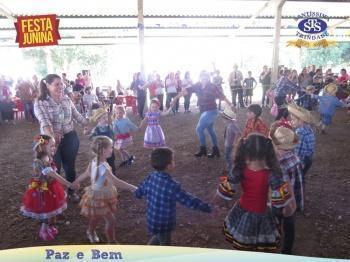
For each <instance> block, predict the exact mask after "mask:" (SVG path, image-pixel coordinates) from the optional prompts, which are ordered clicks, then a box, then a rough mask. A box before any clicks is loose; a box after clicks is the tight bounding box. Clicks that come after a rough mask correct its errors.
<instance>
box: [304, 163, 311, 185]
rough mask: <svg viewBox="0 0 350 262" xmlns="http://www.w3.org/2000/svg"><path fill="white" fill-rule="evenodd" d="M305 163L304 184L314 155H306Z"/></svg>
mask: <svg viewBox="0 0 350 262" xmlns="http://www.w3.org/2000/svg"><path fill="white" fill-rule="evenodd" d="M303 164H304V167H303V184H305V177H306V173H307V171H309V169H310V168H311V166H312V156H305V157H304V161H303Z"/></svg>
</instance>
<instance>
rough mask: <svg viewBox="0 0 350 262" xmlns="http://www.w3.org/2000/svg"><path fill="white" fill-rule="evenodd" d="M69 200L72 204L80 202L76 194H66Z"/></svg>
mask: <svg viewBox="0 0 350 262" xmlns="http://www.w3.org/2000/svg"><path fill="white" fill-rule="evenodd" d="M68 198H69V200H71V201H73V202H74V203H78V202H79V201H80V197H79V196H78V194H77V193H71V194H68Z"/></svg>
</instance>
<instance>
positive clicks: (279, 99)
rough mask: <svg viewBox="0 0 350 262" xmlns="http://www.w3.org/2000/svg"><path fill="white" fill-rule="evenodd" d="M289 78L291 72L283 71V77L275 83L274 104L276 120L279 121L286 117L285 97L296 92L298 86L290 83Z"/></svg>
mask: <svg viewBox="0 0 350 262" xmlns="http://www.w3.org/2000/svg"><path fill="white" fill-rule="evenodd" d="M291 76H292V73H291V71H290V70H288V69H285V70H284V71H283V75H282V76H281V78H280V79H279V80H278V81H277V83H276V88H275V103H276V105H277V107H278V113H277V116H276V120H280V119H281V118H287V117H288V109H287V101H286V99H287V95H289V94H291V93H293V92H297V91H298V86H297V85H295V84H294V83H293V82H292V81H291Z"/></svg>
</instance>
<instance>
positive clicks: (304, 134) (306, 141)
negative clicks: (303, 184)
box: [295, 125, 316, 162]
mask: <svg viewBox="0 0 350 262" xmlns="http://www.w3.org/2000/svg"><path fill="white" fill-rule="evenodd" d="M295 132H296V133H297V135H298V137H299V143H298V144H297V146H296V147H295V153H296V154H297V155H298V157H299V158H300V160H301V161H302V162H304V158H305V157H306V156H310V157H312V156H313V154H314V151H315V143H316V141H315V134H314V131H313V130H312V129H311V127H310V126H308V125H304V126H302V127H299V128H297V129H296V130H295Z"/></svg>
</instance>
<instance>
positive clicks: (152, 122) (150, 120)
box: [143, 112, 165, 148]
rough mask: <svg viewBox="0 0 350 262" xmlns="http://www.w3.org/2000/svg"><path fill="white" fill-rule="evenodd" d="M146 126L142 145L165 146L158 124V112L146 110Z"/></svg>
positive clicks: (147, 146) (148, 146)
mask: <svg viewBox="0 0 350 262" xmlns="http://www.w3.org/2000/svg"><path fill="white" fill-rule="evenodd" d="M145 118H146V119H147V128H146V131H145V136H144V142H143V146H144V147H145V148H158V147H164V146H165V137H164V133H163V130H162V128H161V126H160V125H159V119H160V112H156V113H154V112H148V113H146V116H145Z"/></svg>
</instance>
